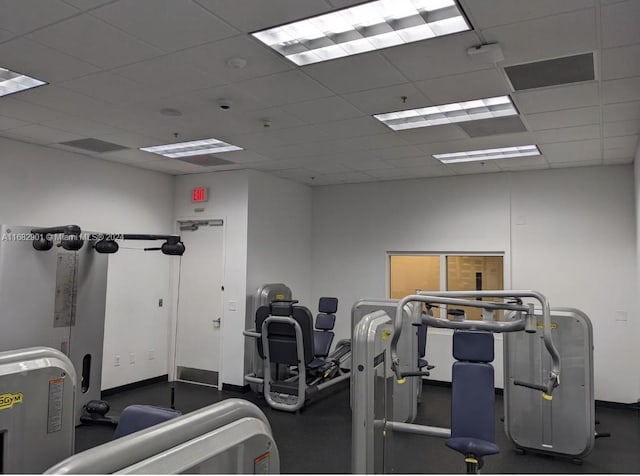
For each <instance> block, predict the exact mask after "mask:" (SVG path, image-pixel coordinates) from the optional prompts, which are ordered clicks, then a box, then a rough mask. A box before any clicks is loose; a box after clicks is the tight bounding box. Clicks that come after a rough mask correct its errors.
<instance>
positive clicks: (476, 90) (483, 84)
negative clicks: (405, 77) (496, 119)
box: [416, 69, 510, 104]
mask: <svg viewBox="0 0 640 476" xmlns="http://www.w3.org/2000/svg"><path fill="white" fill-rule="evenodd" d="M416 86H417V87H418V89H419V90H420V91H422V92H423V93H424V94H425V95H426V96H427V97H428V98H430V99H431V100H432V102H433V103H437V104H448V103H452V102H460V101H468V100H472V99H478V98H488V97H494V96H503V95H505V94H509V92H510V91H509V88H508V87H507V82H506V81H505V79H504V77H503V76H502V75H501V74H500V73H499V72H498V71H497V70H495V69H485V70H482V71H473V72H470V73H464V74H457V75H452V76H446V77H444V78H436V79H428V80H425V81H418V82H417V83H416Z"/></svg>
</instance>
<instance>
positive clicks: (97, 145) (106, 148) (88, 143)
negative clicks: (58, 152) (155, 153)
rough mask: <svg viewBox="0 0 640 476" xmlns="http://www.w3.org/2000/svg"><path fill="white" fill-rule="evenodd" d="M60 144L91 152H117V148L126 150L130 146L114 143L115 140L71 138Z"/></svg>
mask: <svg viewBox="0 0 640 476" xmlns="http://www.w3.org/2000/svg"><path fill="white" fill-rule="evenodd" d="M60 145H66V146H68V147H75V148H76V149H82V150H88V151H89V152H98V153H103V152H115V151H116V150H126V149H128V147H125V146H123V145H119V144H114V143H113V142H107V141H104V140H100V139H93V138H89V139H78V140H70V141H68V142H60Z"/></svg>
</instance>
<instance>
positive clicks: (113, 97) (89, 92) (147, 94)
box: [61, 73, 166, 105]
mask: <svg viewBox="0 0 640 476" xmlns="http://www.w3.org/2000/svg"><path fill="white" fill-rule="evenodd" d="M61 86H62V87H63V88H65V89H70V90H71V91H75V92H77V93H80V94H84V95H85V96H89V97H92V98H95V99H98V100H101V101H104V102H108V103H111V104H116V105H118V104H134V103H136V102H141V101H144V100H146V99H150V98H154V97H161V96H163V95H165V94H166V93H165V92H164V91H162V90H159V89H156V88H154V87H151V86H149V85H146V86H145V85H143V84H140V83H136V82H134V81H132V80H130V79H128V78H125V77H123V76H119V75H116V74H111V73H95V74H90V75H87V76H84V77H82V78H78V79H73V80H71V81H66V82H64V83H62V84H61Z"/></svg>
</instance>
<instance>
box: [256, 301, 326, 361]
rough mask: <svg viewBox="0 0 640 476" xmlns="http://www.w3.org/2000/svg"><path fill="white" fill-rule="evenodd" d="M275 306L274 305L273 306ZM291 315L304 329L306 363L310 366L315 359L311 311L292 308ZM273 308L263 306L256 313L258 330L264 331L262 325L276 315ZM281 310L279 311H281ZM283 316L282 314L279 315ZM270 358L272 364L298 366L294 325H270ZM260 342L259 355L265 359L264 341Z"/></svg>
mask: <svg viewBox="0 0 640 476" xmlns="http://www.w3.org/2000/svg"><path fill="white" fill-rule="evenodd" d="M272 306H273V304H272ZM290 309H291V311H290V312H291V315H290V317H291V318H293V319H294V320H295V321H296V322H297V323H298V324H299V325H300V328H301V329H302V342H303V345H304V354H305V355H304V359H303V360H304V363H305V364H308V363H309V362H311V361H312V360H313V359H314V358H315V353H314V336H313V316H312V315H311V311H309V309H307V308H306V307H303V306H291V307H290ZM272 310H273V309H272V307H271V306H261V307H259V308H258V310H257V311H256V330H257V331H258V332H260V331H261V329H262V323H263V322H264V321H265V319H267V318H268V317H269V316H271V315H274V314H271V312H272ZM280 310H281V309H278V311H280ZM279 315H282V314H279ZM268 338H269V358H270V359H271V362H274V363H281V364H291V365H297V364H298V349H297V345H296V332H295V329H294V327H293V326H292V325H289V324H285V323H279V322H274V323H272V324H269V329H268ZM257 341H258V355H260V357H261V358H262V357H264V352H263V349H262V339H257Z"/></svg>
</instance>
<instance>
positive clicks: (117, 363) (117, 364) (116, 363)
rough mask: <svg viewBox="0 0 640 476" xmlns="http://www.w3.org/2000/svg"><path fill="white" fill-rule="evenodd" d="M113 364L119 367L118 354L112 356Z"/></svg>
mask: <svg viewBox="0 0 640 476" xmlns="http://www.w3.org/2000/svg"><path fill="white" fill-rule="evenodd" d="M113 366H114V367H120V356H119V355H116V356H114V357H113Z"/></svg>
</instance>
